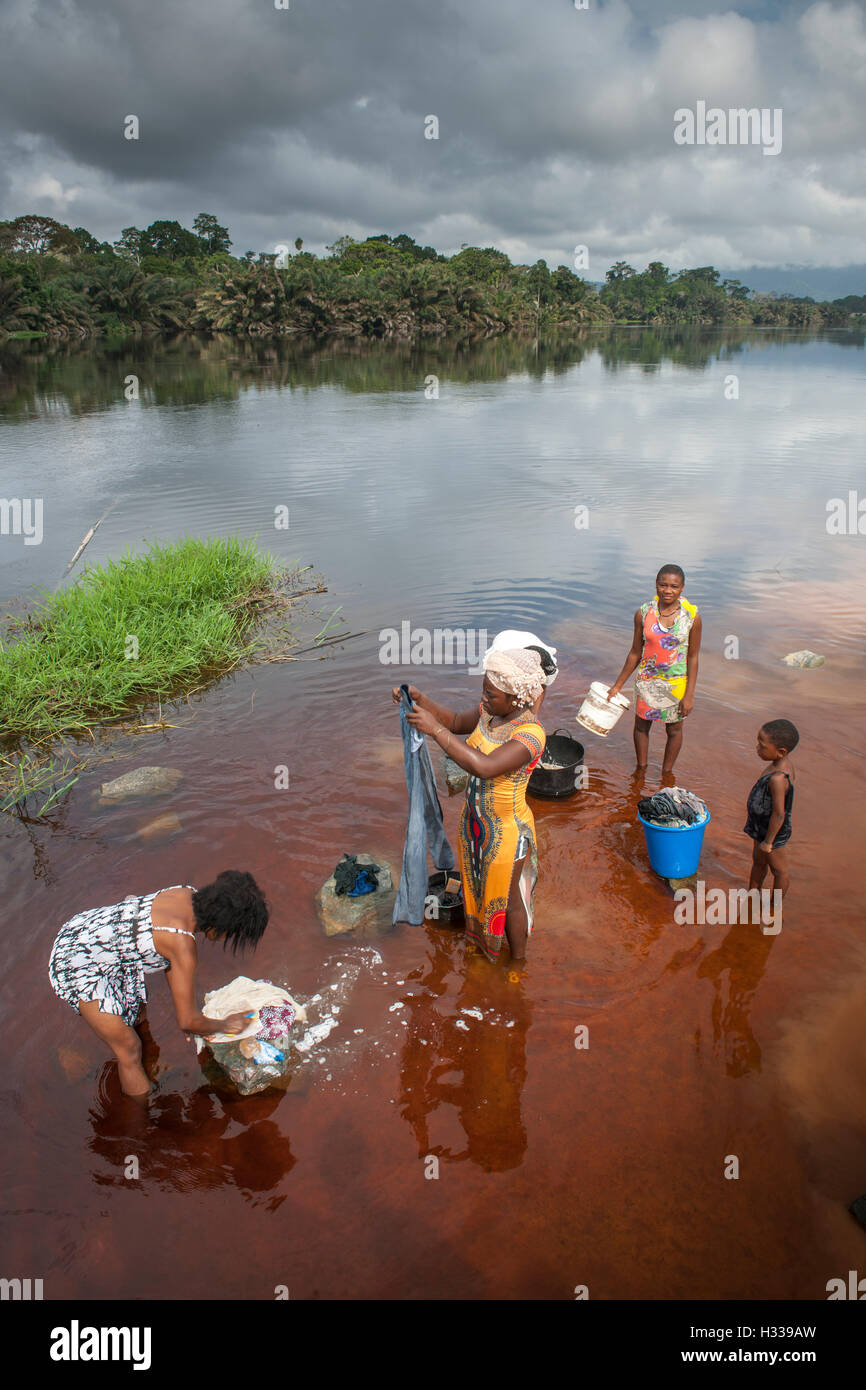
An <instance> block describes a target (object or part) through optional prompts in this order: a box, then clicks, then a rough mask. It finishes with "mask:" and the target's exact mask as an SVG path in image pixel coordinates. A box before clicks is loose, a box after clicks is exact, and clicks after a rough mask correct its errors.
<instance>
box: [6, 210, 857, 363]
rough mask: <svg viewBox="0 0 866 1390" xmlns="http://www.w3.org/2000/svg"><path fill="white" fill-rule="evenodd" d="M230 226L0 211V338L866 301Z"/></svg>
mask: <svg viewBox="0 0 866 1390" xmlns="http://www.w3.org/2000/svg"><path fill="white" fill-rule="evenodd" d="M231 245H232V243H231V238H230V236H229V233H228V229H227V228H225V227H223V226H222V225H221V224H220V223H219V222H218V221H217V219H216V218H215V217H214V216H213V215H212V214H209V213H200V214H199V216H198V217H196V218H195V220H194V222H193V230H191V231H190V230H188V229H187V228H185V227H182V226H181V225H180V224H179V223H178V222H173V221H166V220H161V221H156V222H153V223H151V225H150V226H149V227H147V228H145V229H143V230H139V229H138V228H136V227H127V228H125V229H124V230H123V232H122V233H121V236H120V237H119V239H118V240H117V241H116V242H114V243H109V242H99V241H98V240H97V239H96V238H95V237H94V236H92V235H91V233H90V232H88V231H87V229H86V228H84V227H75V228H71V227H68V226H65V225H64V224H62V223H59V222H56V221H54V220H53V219H52V218H49V217H39V216H32V215H31V216H22V217H17V218H14V219H12V220H11V221H8V222H0V337H3V336H5V337H7V338H8V337H14V338H22V339H26V338H32V337H34V336H36V337H45V338H47V339H53V340H64V339H65V340H72V341H78V340H82V339H89V338H109V339H111V338H116V337H124V336H130V335H134V336H151V335H168V334H177V333H180V332H186V333H198V334H211V333H228V334H233V335H237V336H240V337H244V338H250V337H285V336H290V335H291V336H298V337H312V338H323V337H328V336H337V337H348V338H389V339H398V340H400V339H413V338H416V337H445V336H449V337H458V338H459V337H464V338H465V337H469V338H478V337H485V336H493V335H497V334H502V333H506V332H518V333H538V332H539V331H540V330H541V329H544V330H545V331H550V330H555V329H557V328H563V327H564V328H568V327H580V326H585V325H588V324H615V323H635V324H645V325H650V326H653V325H655V326H663V325H715V326H725V325H743V326H745V325H754V326H757V327H784V328H813V329H819V328H833V329H838V328H845V327H851V326H855V325H858V326H862V324H863V322H864V311H866V297H859V296H853V295H849V296H847V298H846V299H844V300H835V301H833V302H817V301H815V300H814V299H810V298H799V299H798V298H794V297H793V296H778V297H776V296H770V295H757V294H753V292H752V291H751V290H750V289H749V288H748V287H747V286H745V285H742V284H740V282H739V281H738V280H722V279H721V277H720V275H719V272H718V271H717V270H715V269H714V268H713V267H712V266H701V267H698V268H694V269H688V270H680V271H676V272H675V271H672V270H670V269H669V268H668V267H666V266H664V265H662V264H661V262H658V261H654V262H652V263H651V264H650V265H649V266H648V268H647V269H646V270H645V271H642V272H638V271H636V270H635V269H634V268H633V267H632V266H630V265H628V264H627V263H626V262H625V261H618V262H617V263H616V264H615V265H613V266H611V267H610V269H609V270H608V271H607V272H606V275H605V279H604V282H603V283H601V284H599V285H596V284H594V283H592V282H590V281H589V280H588V279H584V278H583V277H582V276H581V275H579V274H577V273H576V272H575V271H574V270H572V269H571V268H570V267H569V266H567V265H559V266H557V267H556V268H555V269H553V270H551V269H550V268H549V266H548V265H547V263H546V262H545V261H543V260H539V261H536V262H535V264H534V265H515V264H513V263H512V262H511V260H510V259H509V258H508V256H506V255H505V253H504V252H502V251H499V250H497V249H496V248H495V247H492V246H487V247H476V246H465V247H463V248H462V249H461V250H460V251H458V252H457V253H456V254H455V255H453V256H450V257H449V256H443V255H440V254H439V253H438V252H437V251H436V250H435V249H434V248H433V247H432V246H419V245H418V244H417V242H415V241H414V240H413V238H412V237H409V236H406V235H400V236H394V237H391V236H388V235H385V234H382V235H378V236H372V237H368V238H367V239H366V240H364V241H355V240H353V239H352V238H351V237H348V236H344V237H340V238H339V239H338V240H337V241H336V242H335V243H334V245H333V246H331V247H329V248H327V249H328V252H329V254H328V255H327V256H324V257H319V256H315V255H312V254H311V253H310V252H307V251H304V250H303V241H302V240H301V239H300V238H298V239H297V240H296V241H295V243H294V246H293V247H290V246H288V245H285V246H282V247H280V248H278V249H275V250H274V251H271V252H267V253H259V254H258V255H256V254H255V253H254V252H252V251H247V252H245V253H244V254H243V255H241V256H233V255H232V254H231V251H230V247H231Z"/></svg>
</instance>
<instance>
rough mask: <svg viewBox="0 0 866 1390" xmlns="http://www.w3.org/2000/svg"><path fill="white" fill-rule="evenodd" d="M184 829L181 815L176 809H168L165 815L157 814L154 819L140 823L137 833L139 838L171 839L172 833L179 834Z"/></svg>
mask: <svg viewBox="0 0 866 1390" xmlns="http://www.w3.org/2000/svg"><path fill="white" fill-rule="evenodd" d="M182 829H183V826H182V825H181V820H180V816H178V815H176V814H175V812H174V811H166V812H165V813H164V815H161V816H155V817H154V819H153V820H149V821H146V822H145V824H144V825H140V826H139V827H138V829H137V830H136V832H135V835H136V839H138V840H145V841H147V840H170V839H171V837H172V835H179V834H180V832H181V830H182Z"/></svg>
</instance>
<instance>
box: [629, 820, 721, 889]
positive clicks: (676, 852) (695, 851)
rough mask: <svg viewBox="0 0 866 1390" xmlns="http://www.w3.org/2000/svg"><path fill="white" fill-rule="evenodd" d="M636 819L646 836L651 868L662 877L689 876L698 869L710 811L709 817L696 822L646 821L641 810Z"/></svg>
mask: <svg viewBox="0 0 866 1390" xmlns="http://www.w3.org/2000/svg"><path fill="white" fill-rule="evenodd" d="M637 818H638V820H639V821H640V823H641V825H642V826H643V833H644V836H645V837H646V847H647V854H648V855H649V862H650V867H651V868H653V869H655V871H656V873H657V874H660V875H661V877H662V878H690V877H691V875H692V874H693V873H696V872H697V868H698V861H699V859H700V857H701V845H702V844H703V843H704V831H705V830H706V828H707V826H708V825H709V823H710V813H709V811H707V818H706V820H702V821H699V822H698V824H697V825H682V826H678V825H653V823H652V821H648V820H644V818H643V816H642V815H641V813H640V811H638V813H637Z"/></svg>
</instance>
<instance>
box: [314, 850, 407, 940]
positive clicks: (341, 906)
mask: <svg viewBox="0 0 866 1390" xmlns="http://www.w3.org/2000/svg"><path fill="white" fill-rule="evenodd" d="M356 858H357V861H358V863H359V864H377V865H378V866H379V872H378V875H377V877H378V879H379V886H378V888H374V889H373V892H372V893H364V894H362V896H361V897H360V898H350V897H349V896H348V894H346V893H341V894H337V893H336V892H335V891H334V887H335V884H334V875H333V874H331V877H330V878H328V879H326V880H325V882H324V883H323V884H322V886H321V888H320V889H319V891H318V893H317V894H316V908H317V910H318V913H319V917H320V918H321V921H322V926H323V927H324V928H325V935H326V936H340V935H341V934H342V933H343V932H348V931H357V930H358V929H359V928H362V929H363V928H367V927H377V926H383V927H384V926H390V925H391V912H392V911H393V907H394V885H393V880H392V878H391V869H390V867H389V866H388V865H387V864H386V863H385V861H384V859H381V858H377V859H374V858H373V856H372V855H370V854H359V855H356Z"/></svg>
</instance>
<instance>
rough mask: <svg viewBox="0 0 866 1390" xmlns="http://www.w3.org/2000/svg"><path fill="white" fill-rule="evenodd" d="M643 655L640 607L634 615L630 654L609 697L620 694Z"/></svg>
mask: <svg viewBox="0 0 866 1390" xmlns="http://www.w3.org/2000/svg"><path fill="white" fill-rule="evenodd" d="M642 655H643V615H642V614H641V611H640V609H638V610H637V612H636V613H635V615H634V634H633V636H632V641H631V647H630V648H629V653H628V656H627V657H626V659H625V661H624V662H623V667H622V670H621V671H620V673H619V675H618V676H617V678H616V680H615V681H614V683H613V685H612V686H611V687H610V690H609V691H608V698H609V699H612V698H613V696H614V695H618V694H619V692H620V691H621V690H622V688H623V686H624V685H625V683H626V681H627V680H628V678H629V676H630V675H631V673H632V671H633V670H634V669H635V667H636V666H637V664H638V662H639V661H640V659H641V656H642Z"/></svg>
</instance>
